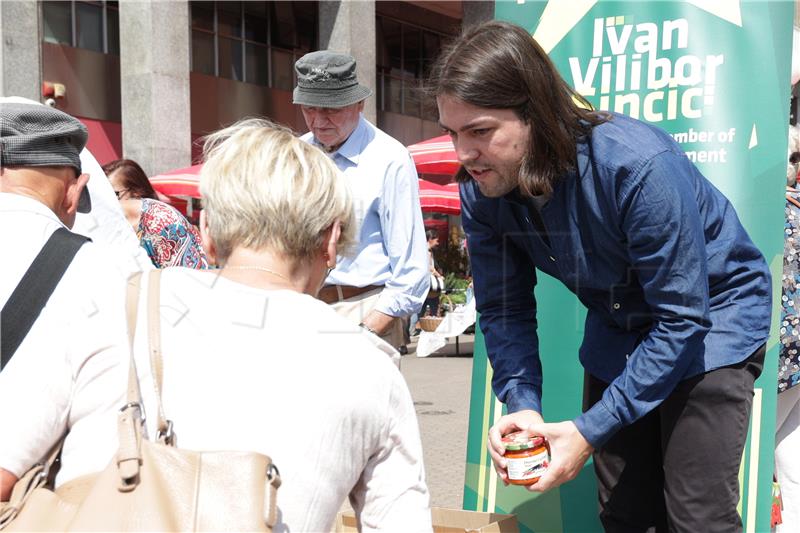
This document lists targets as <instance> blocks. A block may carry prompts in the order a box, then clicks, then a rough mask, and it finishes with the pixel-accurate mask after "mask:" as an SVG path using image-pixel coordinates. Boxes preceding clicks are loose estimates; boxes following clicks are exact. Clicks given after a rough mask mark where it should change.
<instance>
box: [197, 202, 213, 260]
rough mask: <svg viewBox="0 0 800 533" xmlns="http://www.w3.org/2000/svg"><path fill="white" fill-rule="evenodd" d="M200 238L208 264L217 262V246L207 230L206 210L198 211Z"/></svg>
mask: <svg viewBox="0 0 800 533" xmlns="http://www.w3.org/2000/svg"><path fill="white" fill-rule="evenodd" d="M200 240H201V241H202V243H203V250H205V252H206V258H207V259H208V262H209V264H212V265H216V264H217V246H216V245H215V244H214V239H213V238H212V237H211V234H210V233H209V231H208V219H207V218H206V211H205V209H203V210H202V211H200Z"/></svg>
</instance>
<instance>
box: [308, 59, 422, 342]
mask: <svg viewBox="0 0 800 533" xmlns="http://www.w3.org/2000/svg"><path fill="white" fill-rule="evenodd" d="M295 71H296V72H297V87H295V89H294V103H295V104H297V105H299V106H300V107H301V110H302V111H303V117H304V118H305V121H306V125H307V126H308V129H309V130H310V131H309V132H308V133H307V134H305V135H304V136H303V137H302V139H303V140H304V141H306V142H309V143H311V144H314V145H316V146H318V147H320V148H321V149H322V150H324V151H325V152H326V153H327V154H328V156H329V157H330V158H331V159H332V160H333V161H334V163H336V165H337V166H338V167H339V169H340V170H341V171H342V172H343V173H344V175H345V177H346V178H347V180H348V182H349V184H350V188H351V190H352V192H353V195H354V197H355V205H356V218H357V221H358V224H359V228H358V229H357V232H358V245H357V247H356V250H354V253H353V254H351V255H350V256H349V257H347V258H340V259H339V261H338V264H337V266H336V268H335V269H334V270H333V271H332V272H331V273H330V275H329V276H328V278H327V280H326V282H325V283H326V284H325V286H324V287H323V288H322V290H321V291H320V294H319V298H320V299H322V300H324V301H325V302H328V303H330V304H332V305H334V307H336V309H337V310H338V311H339V313H340V314H342V315H345V316H348V317H350V318H352V319H353V321H354V322H355V323H357V324H359V325H361V326H362V327H363V328H365V329H367V330H369V331H371V332H373V333H376V334H377V335H379V336H381V337H383V338H384V339H385V340H387V341H388V342H389V343H390V344H392V345H393V346H394V347H395V348H398V347H400V346H401V345H402V344H403V336H404V334H403V325H402V320H400V319H401V318H404V317H407V316H410V315H412V314H414V313H416V312H418V311H419V309H420V307H422V303H423V301H424V300H425V295H426V294H427V292H428V287H429V279H428V255H427V247H426V241H425V230H424V228H423V225H422V212H421V209H420V203H419V182H418V178H417V172H416V169H415V167H414V163H413V161H412V159H411V156H410V155H409V153H408V150H406V148H405V147H404V146H403V145H402V144H400V143H399V142H398V141H396V140H395V139H393V138H392V137H390V136H389V135H387V134H386V133H384V132H383V131H381V130H379V129H378V128H376V127H375V126H374V125H373V124H371V123H370V122H369V121H368V120H366V119H365V118H364V117H363V116H362V115H361V112H362V111H363V109H364V100H365V99H366V98H367V97H369V96H370V95H371V94H372V90H371V89H369V88H367V87H365V86H363V85H361V84H359V83H358V78H357V75H356V61H355V59H353V58H352V57H351V56H349V55H347V54H342V53H338V52H333V51H330V50H320V51H317V52H311V53H309V54H306V55H304V56H303V57H301V58H300V59H299V60H298V61H297V62H296V63H295Z"/></svg>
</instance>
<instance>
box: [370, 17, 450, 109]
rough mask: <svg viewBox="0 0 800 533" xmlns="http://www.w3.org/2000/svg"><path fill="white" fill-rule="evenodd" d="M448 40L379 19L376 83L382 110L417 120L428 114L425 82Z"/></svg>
mask: <svg viewBox="0 0 800 533" xmlns="http://www.w3.org/2000/svg"><path fill="white" fill-rule="evenodd" d="M446 37H447V35H446V34H443V33H441V34H440V33H436V32H433V31H431V30H428V29H423V28H421V27H418V26H414V25H413V24H408V23H405V22H399V21H397V20H394V19H392V18H389V17H384V16H378V17H377V21H376V38H377V61H376V63H377V65H376V67H377V80H376V82H377V85H378V107H379V109H380V110H382V111H391V112H393V113H401V114H403V115H411V116H414V117H422V116H424V115H425V110H424V109H423V105H422V98H421V93H422V81H423V80H424V79H425V78H426V77H427V75H428V72H429V71H430V67H431V64H432V63H433V61H434V60H435V59H436V56H437V55H438V54H439V50H440V47H441V43H442V41H443V40H444V38H446Z"/></svg>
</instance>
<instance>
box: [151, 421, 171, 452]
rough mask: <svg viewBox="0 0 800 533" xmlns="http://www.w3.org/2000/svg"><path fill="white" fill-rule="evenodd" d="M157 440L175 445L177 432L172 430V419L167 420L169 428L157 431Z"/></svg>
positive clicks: (168, 444)
mask: <svg viewBox="0 0 800 533" xmlns="http://www.w3.org/2000/svg"><path fill="white" fill-rule="evenodd" d="M156 440H157V441H159V442H163V443H164V444H166V445H167V446H175V433H174V432H173V430H172V420H167V428H166V429H164V430H162V429H160V428H159V429H158V431H156Z"/></svg>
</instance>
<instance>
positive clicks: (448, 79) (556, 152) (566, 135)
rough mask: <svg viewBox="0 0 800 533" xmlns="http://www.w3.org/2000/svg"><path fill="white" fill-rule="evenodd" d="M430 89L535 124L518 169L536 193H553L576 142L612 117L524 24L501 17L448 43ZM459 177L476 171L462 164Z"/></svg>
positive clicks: (522, 182) (572, 161)
mask: <svg viewBox="0 0 800 533" xmlns="http://www.w3.org/2000/svg"><path fill="white" fill-rule="evenodd" d="M427 92H428V94H429V95H430V96H432V97H438V96H442V95H448V96H454V97H456V98H458V99H460V100H463V101H465V102H467V103H469V104H472V105H475V106H478V107H485V108H491V109H512V110H513V111H514V112H515V113H516V115H517V116H518V117H519V118H520V120H522V121H524V122H525V123H526V124H529V125H530V131H531V135H530V145H529V147H528V149H527V151H526V155H525V156H524V157H523V160H522V162H521V167H520V176H519V186H520V190H521V192H523V193H524V194H529V195H531V194H532V195H541V194H549V193H551V192H552V190H553V186H554V185H555V183H556V181H557V180H558V179H560V178H561V177H562V176H564V175H565V174H566V173H567V172H569V171H570V170H572V169H574V168H575V165H576V157H577V155H576V144H577V143H578V142H579V141H580V140H581V139H582V138H585V137H588V136H590V135H591V130H592V127H594V126H595V125H597V124H600V123H602V122H604V121H605V120H608V119H609V115H607V114H604V113H598V112H595V111H593V110H592V106H591V104H589V103H588V102H587V101H586V100H585V99H584V98H583V97H582V96H581V95H579V94H578V93H576V92H575V91H574V90H573V89H572V87H570V86H569V84H567V82H566V81H564V79H563V78H562V77H561V76H560V75H559V73H558V71H557V70H556V67H555V65H553V62H552V61H550V58H549V57H548V56H547V54H546V53H545V52H544V50H542V48H541V47H540V46H539V44H538V43H537V42H536V41H535V40H534V39H533V37H531V35H530V34H529V33H528V32H527V31H526V30H525V29H524V28H521V27H520V26H517V25H515V24H511V23H508V22H502V21H491V22H485V23H483V24H479V25H477V26H474V27H472V28H469V29H467V30H466V31H465V32H464V33H463V34H462V35H461V36H460V37H458V38H457V39H456V40H455V41H454V42H453V43H451V44H450V45H449V46H447V47H446V48H445V49H444V50H443V51H442V53H441V55H440V56H439V57H438V59H437V60H436V62H435V63H434V65H433V68H432V69H431V76H430V80H429V82H428V87H427ZM456 179H457V180H458V181H468V180H469V179H471V178H470V176H469V174H467V172H466V171H465V170H464V168H463V167H462V168H461V169H460V170H459V172H458V174H457V175H456Z"/></svg>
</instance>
